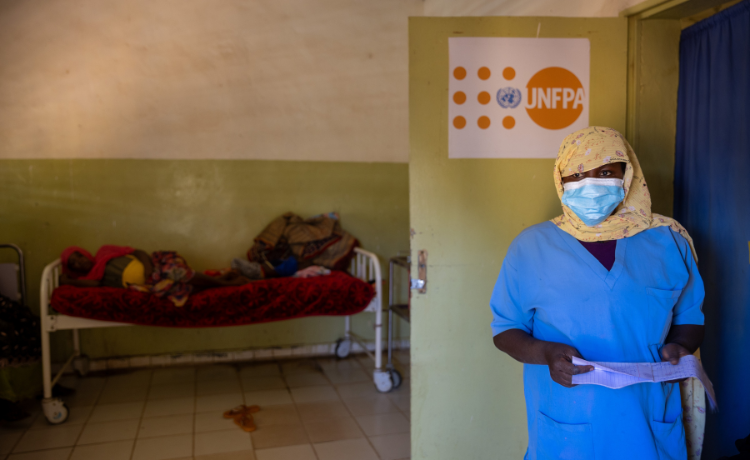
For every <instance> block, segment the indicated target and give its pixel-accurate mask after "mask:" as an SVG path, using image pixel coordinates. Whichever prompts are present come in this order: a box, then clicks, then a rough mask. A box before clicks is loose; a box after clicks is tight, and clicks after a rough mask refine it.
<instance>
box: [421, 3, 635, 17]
mask: <svg viewBox="0 0 750 460" xmlns="http://www.w3.org/2000/svg"><path fill="white" fill-rule="evenodd" d="M642 2H643V0H460V1H456V0H425V5H424V15H425V16H561V17H614V16H617V15H618V14H619V13H620V11H622V10H624V9H625V8H629V7H631V6H633V5H636V4H638V3H642Z"/></svg>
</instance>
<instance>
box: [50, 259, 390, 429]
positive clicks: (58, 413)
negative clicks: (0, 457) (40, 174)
mask: <svg viewBox="0 0 750 460" xmlns="http://www.w3.org/2000/svg"><path fill="white" fill-rule="evenodd" d="M354 251H355V256H354V258H353V259H352V262H351V267H350V270H349V271H350V273H351V274H352V275H354V276H355V277H357V278H359V279H361V280H363V281H365V282H369V281H371V280H374V281H375V297H374V298H373V299H372V301H371V302H370V304H369V305H368V306H367V308H365V309H364V311H369V312H375V325H374V328H375V352H374V353H371V352H370V351H369V350H368V349H367V346H366V344H365V338H364V337H362V336H359V335H357V334H356V333H354V332H353V331H352V330H351V315H347V316H346V317H345V318H344V325H345V326H344V337H343V338H341V339H339V341H338V342H337V344H336V356H338V357H339V358H345V357H346V356H347V355H348V354H349V351H350V350H351V344H352V342H356V343H357V344H359V345H360V347H361V348H362V349H363V350H364V351H365V353H367V354H368V355H369V356H370V358H372V359H373V360H374V361H375V369H374V371H373V382H374V383H375V386H376V387H377V389H378V390H379V391H381V392H387V391H390V390H391V389H392V388H393V380H392V378H391V375H390V372H389V371H388V370H387V369H384V367H383V362H382V360H383V352H382V350H383V337H382V327H383V308H382V299H383V294H382V290H383V284H382V274H381V271H380V262H379V261H378V257H377V256H376V255H375V254H373V253H372V252H369V251H365V250H364V249H361V248H355V249H354ZM60 265H61V261H60V259H57V260H55V261H54V262H52V263H50V264H49V265H47V266H46V267H44V271H43V272H42V282H41V287H40V305H39V308H40V310H39V315H40V316H41V328H42V378H43V380H44V382H43V383H44V399H43V400H42V409H43V411H44V415H45V417H46V418H47V420H48V421H49V422H50V423H52V424H59V423H63V422H65V420H67V418H68V408H67V406H65V404H64V403H63V401H61V400H60V399H59V398H53V397H52V387H53V386H54V385H55V383H57V381H58V380H60V377H61V376H62V375H63V373H64V372H65V370H66V369H67V368H68V366H71V364H72V366H73V368H74V369H75V370H77V371H78V372H79V373H81V374H85V373H86V372H88V361H87V358H86V357H85V356H84V355H82V354H81V342H80V338H79V335H78V330H79V329H90V328H103V327H123V326H135V324H129V323H118V322H114V321H100V320H94V319H86V318H78V317H74V316H67V315H63V314H60V313H57V312H52V311H50V308H49V307H50V298H51V297H52V291H54V290H55V288H56V287H57V286H58V285H59V279H60ZM65 330H72V331H73V354H72V355H71V356H70V357H69V358H68V360H67V361H66V362H65V364H64V365H63V366H62V368H61V369H60V370H59V371H58V372H57V374H56V375H55V376H54V377H53V376H52V363H51V360H50V359H51V356H50V337H49V335H50V333H51V332H55V331H65Z"/></svg>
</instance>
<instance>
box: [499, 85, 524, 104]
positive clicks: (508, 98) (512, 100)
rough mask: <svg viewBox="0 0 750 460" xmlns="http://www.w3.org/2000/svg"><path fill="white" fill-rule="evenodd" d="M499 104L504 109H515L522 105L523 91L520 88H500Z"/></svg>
mask: <svg viewBox="0 0 750 460" xmlns="http://www.w3.org/2000/svg"><path fill="white" fill-rule="evenodd" d="M497 103H498V104H500V107H502V108H504V109H515V108H516V107H518V104H520V103H521V90H520V89H518V88H511V87H508V88H500V89H499V90H497Z"/></svg>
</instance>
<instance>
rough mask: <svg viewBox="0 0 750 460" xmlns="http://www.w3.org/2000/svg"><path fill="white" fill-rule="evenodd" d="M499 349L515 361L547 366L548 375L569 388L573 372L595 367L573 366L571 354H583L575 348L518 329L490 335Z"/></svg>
mask: <svg viewBox="0 0 750 460" xmlns="http://www.w3.org/2000/svg"><path fill="white" fill-rule="evenodd" d="M492 341H493V342H494V343H495V346H496V347H497V349H498V350H500V351H503V352H505V353H507V354H508V355H510V357H512V358H513V359H515V360H516V361H520V362H522V363H526V364H541V365H547V366H549V375H550V377H552V380H554V381H555V382H557V383H559V384H560V385H562V386H564V387H567V388H572V387H574V386H576V385H573V376H574V375H578V374H585V373H586V372H590V371H593V370H594V367H593V366H574V365H573V356H577V357H579V358H583V357H582V356H581V354H580V353H578V350H576V349H575V348H573V347H571V346H570V345H565V344H562V343H557V342H546V341H544V340H538V339H535V338H534V337H532V336H530V335H529V334H527V333H526V332H525V331H522V330H520V329H508V330H507V331H505V332H501V333H499V334H497V335H496V336H495V337H493V339H492Z"/></svg>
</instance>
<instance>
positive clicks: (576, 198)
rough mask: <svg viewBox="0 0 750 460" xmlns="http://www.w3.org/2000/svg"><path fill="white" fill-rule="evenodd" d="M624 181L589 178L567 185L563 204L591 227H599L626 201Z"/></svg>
mask: <svg viewBox="0 0 750 460" xmlns="http://www.w3.org/2000/svg"><path fill="white" fill-rule="evenodd" d="M622 184H623V182H622V179H596V178H593V177H588V178H586V179H583V180H580V181H578V182H568V183H567V184H565V185H564V186H563V187H564V190H565V192H564V193H563V196H562V202H563V204H564V205H565V206H567V207H569V208H570V209H571V210H572V211H573V212H574V213H576V215H577V216H578V217H579V218H580V219H581V220H582V221H583V223H584V224H586V225H587V226H589V227H593V226H595V225H599V224H600V223H602V222H604V219H606V218H607V217H609V215H610V214H612V211H614V210H615V208H616V207H617V205H618V204H620V202H622V200H624V199H625V191H624V190H623V188H622Z"/></svg>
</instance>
